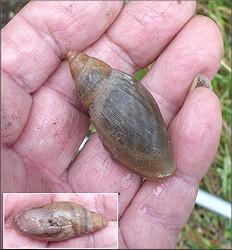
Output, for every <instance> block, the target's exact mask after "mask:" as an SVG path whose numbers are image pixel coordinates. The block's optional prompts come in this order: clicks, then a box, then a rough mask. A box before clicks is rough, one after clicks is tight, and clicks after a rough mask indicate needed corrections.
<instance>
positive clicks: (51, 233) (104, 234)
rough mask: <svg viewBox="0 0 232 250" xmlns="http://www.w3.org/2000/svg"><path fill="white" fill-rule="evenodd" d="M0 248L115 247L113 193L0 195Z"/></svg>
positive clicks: (116, 205) (116, 214) (116, 207)
mask: <svg viewBox="0 0 232 250" xmlns="http://www.w3.org/2000/svg"><path fill="white" fill-rule="evenodd" d="M3 218H4V219H3V248H4V249H13V248H14V249H30V248H37V249H41V248H55V249H62V248H65V249H77V248H81V249H88V248H91V249H115V248H118V194H117V193H57V194H54V193H51V194H50V193H44V194H39V193H4V194H3Z"/></svg>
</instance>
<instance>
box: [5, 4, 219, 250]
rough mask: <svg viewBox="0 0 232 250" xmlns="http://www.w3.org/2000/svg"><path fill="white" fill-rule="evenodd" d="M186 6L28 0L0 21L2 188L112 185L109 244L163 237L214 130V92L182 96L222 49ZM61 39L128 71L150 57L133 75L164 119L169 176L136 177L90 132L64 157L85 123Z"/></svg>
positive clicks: (174, 232) (210, 153)
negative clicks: (115, 228) (114, 225)
mask: <svg viewBox="0 0 232 250" xmlns="http://www.w3.org/2000/svg"><path fill="white" fill-rule="evenodd" d="M194 12H195V3H194V2H192V1H173V2H167V1H154V2H147V1H144V2H131V3H128V4H127V5H126V6H125V7H124V8H123V9H122V3H121V2H118V1H116V2H95V1H93V2H72V3H70V2H66V1H65V2H31V3H29V4H28V5H27V6H26V7H25V8H24V9H23V10H22V11H21V12H20V13H19V15H17V16H16V17H15V18H14V19H13V20H12V21H11V22H10V23H9V24H8V25H7V26H6V27H5V28H4V29H3V30H2V71H3V73H2V144H3V149H2V152H3V153H2V160H3V165H2V169H3V174H2V176H3V183H4V184H3V188H4V190H5V191H7V192H10V191H13V192H19V191H21V192H25V191H30V192H32V191H33V192H50V191H54V192H70V191H74V192H119V193H120V195H119V214H120V215H119V218H120V222H119V227H120V233H119V247H120V248H123V247H128V248H161V247H164V248H171V247H174V245H175V242H176V240H177V237H178V234H179V232H180V231H181V229H182V227H183V226H184V224H185V223H186V221H187V219H188V217H189V215H190V213H191V210H192V208H193V206H194V202H195V198H196V194H197V190H198V183H199V181H200V180H201V179H202V177H203V176H204V175H205V173H206V172H207V170H208V168H209V166H210V164H211V162H212V160H213V157H214V155H215V153H216V150H217V147H218V143H219V138H220V131H221V110H220V104H219V100H218V98H217V96H216V95H215V94H214V93H213V92H212V91H210V90H209V89H206V88H197V89H195V90H194V91H192V92H191V93H189V95H188V96H187V93H188V90H189V87H190V85H191V83H192V81H193V79H194V77H195V76H196V74H197V73H199V72H201V73H203V74H205V75H206V76H207V77H208V78H209V79H212V78H213V76H214V75H215V74H216V72H217V70H218V68H219V65H220V59H221V55H222V50H223V44H222V39H221V36H220V32H219V30H218V28H217V26H216V25H215V23H214V22H213V21H212V20H210V19H208V18H206V17H202V16H193V15H194ZM119 13H120V15H118V14H119ZM115 19H116V20H115ZM114 20H115V21H114ZM113 21H114V22H113ZM106 30H107V31H106ZM69 50H78V51H84V52H85V53H87V54H88V55H90V56H95V57H98V58H99V59H101V60H103V61H105V62H106V63H108V64H109V65H110V66H111V67H113V68H116V69H119V70H122V71H124V72H126V73H129V74H133V73H134V72H135V71H136V70H137V69H139V68H143V67H145V66H146V65H148V64H150V63H151V62H153V61H154V60H156V62H155V64H154V65H153V66H152V68H151V69H150V71H149V72H148V73H147V75H146V76H145V77H144V78H143V80H142V83H143V84H144V85H145V86H146V87H147V88H148V89H149V91H150V92H151V94H152V95H153V96H154V97H155V99H156V101H157V103H158V105H159V107H160V110H161V113H162V114H163V117H164V120H165V122H166V124H167V126H168V127H169V130H168V131H169V135H170V139H171V142H172V146H173V150H174V154H175V158H176V164H177V171H176V173H175V175H174V176H173V177H171V178H168V179H166V180H159V181H145V182H142V180H141V178H140V177H138V176H136V175H134V174H132V173H130V172H129V171H127V170H126V169H125V168H123V167H121V166H120V165H119V164H118V163H116V162H114V161H112V159H111V157H110V156H109V154H108V152H106V151H105V149H104V147H103V146H102V143H101V141H100V140H99V138H98V136H97V134H93V135H91V136H90V139H89V141H88V143H87V144H86V146H85V147H84V148H83V150H82V151H81V152H80V154H78V156H77V158H76V159H75V161H74V162H73V164H72V166H71V167H69V168H68V165H69V162H70V160H71V158H72V157H73V155H74V152H75V151H76V150H77V148H78V147H79V145H80V144H81V142H82V140H83V138H84V137H85V136H86V134H87V132H88V126H89V119H88V117H87V115H86V113H85V112H84V110H83V108H82V105H81V103H80V101H79V100H78V99H77V97H76V91H75V87H74V83H73V80H72V78H71V75H70V71H69V68H68V64H67V61H66V60H63V59H66V54H67V52H68V51H69ZM61 60H63V61H61ZM186 96H187V97H186Z"/></svg>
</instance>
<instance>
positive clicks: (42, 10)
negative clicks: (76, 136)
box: [2, 1, 122, 92]
mask: <svg viewBox="0 0 232 250" xmlns="http://www.w3.org/2000/svg"><path fill="white" fill-rule="evenodd" d="M121 7H122V3H121V2H118V1H116V2H104V1H102V2H95V1H94V2H84V1H83V2H82V1H77V2H75V1H64V2H60V1H52V2H49V1H47V2H46V1H42V2H41V1H38V2H34V1H33V2H30V3H29V4H27V5H26V6H25V8H23V10H22V11H20V12H19V13H18V14H17V15H16V16H15V17H14V18H13V20H12V21H10V22H9V23H8V25H7V26H5V27H4V28H3V29H2V48H3V50H2V70H3V71H4V72H5V73H6V74H8V75H11V76H12V78H13V79H14V80H15V81H16V83H17V84H18V85H20V86H21V87H22V88H23V89H24V90H26V92H34V91H35V90H36V89H38V88H39V87H40V86H41V85H42V84H43V83H44V82H45V81H46V79H47V78H48V77H49V76H50V75H51V74H52V72H54V70H55V69H56V68H57V66H58V65H59V63H60V59H62V58H65V57H66V53H67V51H68V50H70V49H74V48H75V49H77V50H83V49H84V48H86V47H87V46H89V45H90V44H91V43H93V42H94V41H96V40H97V39H98V38H99V37H100V36H101V35H102V33H103V32H104V31H105V30H106V29H107V28H108V26H109V25H110V24H111V23H112V22H113V21H114V19H115V18H116V16H117V15H118V13H119V11H120V10H121ZM96 20H98V21H97V22H96ZM22 31H23V32H22Z"/></svg>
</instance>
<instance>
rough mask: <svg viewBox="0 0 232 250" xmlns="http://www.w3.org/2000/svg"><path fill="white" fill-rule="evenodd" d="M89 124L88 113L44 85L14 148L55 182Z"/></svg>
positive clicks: (35, 96)
mask: <svg viewBox="0 0 232 250" xmlns="http://www.w3.org/2000/svg"><path fill="white" fill-rule="evenodd" d="M88 126H89V120H88V118H87V116H86V115H84V114H82V113H80V112H78V111H77V110H76V109H75V108H74V107H72V106H71V105H70V104H69V103H67V102H65V101H64V99H63V98H62V96H59V95H57V93H56V92H55V91H54V90H52V89H49V88H47V87H41V88H40V90H39V91H37V92H36V93H35V94H34V95H33V105H32V107H31V111H30V116H29V119H28V121H27V124H26V126H25V128H24V130H23V131H22V133H21V135H20V137H19V139H18V140H17V141H16V143H15V144H14V145H13V149H14V150H15V151H16V152H17V153H18V154H19V155H20V157H21V158H22V159H23V161H24V162H25V163H26V164H27V165H28V166H30V168H31V169H32V168H33V169H35V170H38V169H39V170H40V171H41V172H42V173H43V174H44V175H45V176H47V177H48V178H49V179H50V180H53V181H55V178H56V177H57V178H58V179H59V178H60V177H61V176H62V174H63V173H64V171H65V169H66V168H67V167H68V165H69V163H70V161H71V158H72V157H73V156H74V153H75V152H76V151H77V149H78V147H79V145H80V144H81V142H82V141H83V139H84V137H85V135H86V134H87V131H88ZM48 159H49V161H48ZM62 181H63V180H60V182H62Z"/></svg>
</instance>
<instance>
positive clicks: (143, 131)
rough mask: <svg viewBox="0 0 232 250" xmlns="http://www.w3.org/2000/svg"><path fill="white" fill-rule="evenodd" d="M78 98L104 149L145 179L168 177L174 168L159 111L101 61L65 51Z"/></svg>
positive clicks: (135, 83) (138, 88) (130, 80)
mask: <svg viewBox="0 0 232 250" xmlns="http://www.w3.org/2000/svg"><path fill="white" fill-rule="evenodd" d="M67 57H68V62H69V65H70V70H71V74H72V77H73V79H74V81H75V84H76V88H77V92H78V94H79V96H80V99H81V101H82V103H83V105H84V107H85V108H87V109H88V110H89V113H90V117H91V121H92V123H93V125H94V126H95V128H96V131H97V133H98V136H99V137H100V139H101V140H102V142H103V144H104V146H105V148H106V149H107V150H108V151H109V152H110V153H111V155H113V157H114V158H116V159H117V160H118V161H120V162H121V163H122V164H123V165H124V166H125V167H126V168H128V169H129V170H130V171H132V172H134V173H135V174H138V175H140V176H141V177H144V178H147V179H152V180H154V179H158V178H164V177H168V176H170V175H172V174H173V173H174V172H175V169H176V166H175V162H174V158H173V154H172V149H171V144H170V141H169V139H168V135H167V129H166V126H165V124H164V120H163V117H162V115H161V113H160V110H159V107H158V105H157V103H156V101H155V99H154V98H153V97H152V95H151V94H150V93H149V92H148V91H147V89H146V88H145V87H143V85H142V84H141V83H140V82H138V81H136V80H135V79H133V78H132V77H131V76H129V75H127V74H126V73H123V72H120V71H117V70H114V69H112V68H111V67H110V66H109V65H107V64H106V63H104V62H103V61H101V60H98V59H96V58H93V57H89V56H87V55H86V54H84V53H81V52H77V51H69V53H68V55H67Z"/></svg>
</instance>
